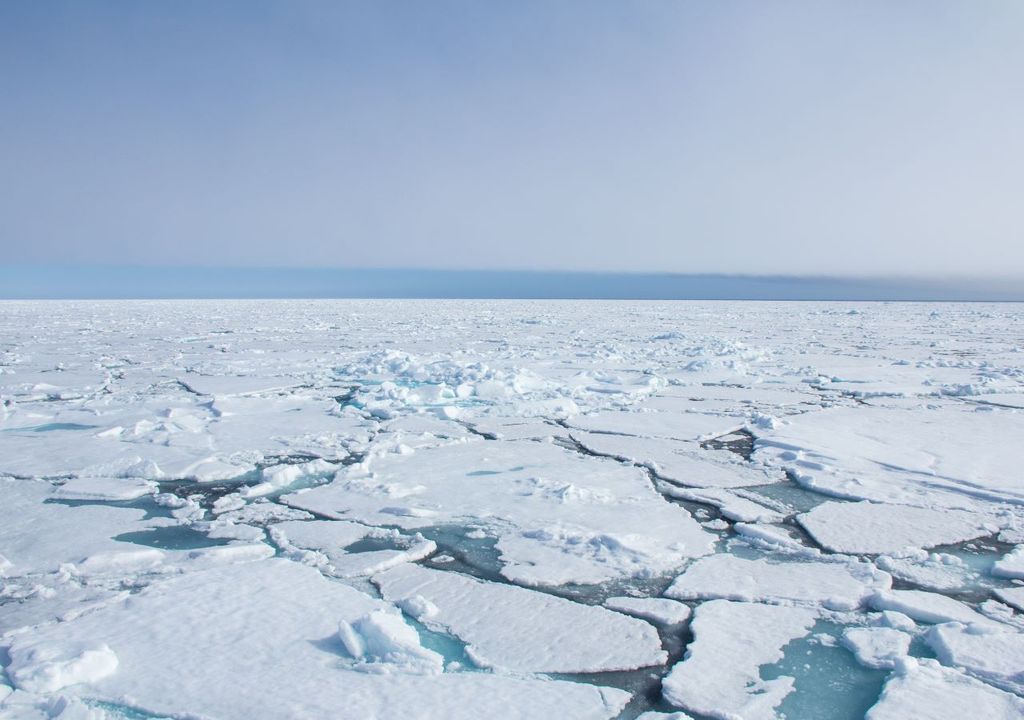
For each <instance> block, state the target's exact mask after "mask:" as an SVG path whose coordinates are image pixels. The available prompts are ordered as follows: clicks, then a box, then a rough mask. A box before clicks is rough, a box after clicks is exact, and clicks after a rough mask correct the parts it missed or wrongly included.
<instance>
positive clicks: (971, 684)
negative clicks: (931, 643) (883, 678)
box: [865, 658, 1024, 720]
mask: <svg viewBox="0 0 1024 720" xmlns="http://www.w3.org/2000/svg"><path fill="white" fill-rule="evenodd" d="M1022 716H1024V700H1022V699H1021V698H1019V697H1017V696H1015V695H1011V694H1010V693H1008V692H1003V691H1002V690H999V689H997V688H994V687H992V686H991V685H986V684H985V683H983V682H979V681H978V680H975V679H974V678H971V677H968V676H967V675H964V674H963V673H962V672H959V671H957V670H954V669H951V668H944V667H941V666H939V664H938V663H937V662H935V661H934V660H921V661H915V660H914V659H913V658H909V659H907V660H906V661H904V663H903V664H902V665H901V666H900V667H899V668H898V669H897V672H895V673H894V674H893V675H892V677H891V678H890V679H889V681H888V682H887V683H886V684H885V688H884V690H883V691H882V697H881V699H880V700H879V701H878V702H877V703H876V704H875V705H874V706H873V707H872V708H871V709H870V710H869V711H868V713H867V715H866V716H865V717H866V720H906V719H907V718H914V717H920V718H928V719H929V720H963V718H986V720H1016V719H1017V718H1020V717H1022Z"/></svg>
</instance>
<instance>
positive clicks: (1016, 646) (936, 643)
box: [925, 622, 1024, 695]
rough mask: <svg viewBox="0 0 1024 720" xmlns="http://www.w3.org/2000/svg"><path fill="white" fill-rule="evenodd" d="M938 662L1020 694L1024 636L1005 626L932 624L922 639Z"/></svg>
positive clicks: (1022, 690) (1023, 684)
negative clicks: (963, 670)
mask: <svg viewBox="0 0 1024 720" xmlns="http://www.w3.org/2000/svg"><path fill="white" fill-rule="evenodd" d="M925 640H926V641H927V643H928V645H929V646H930V647H931V648H932V650H934V651H935V654H936V655H937V656H938V658H939V660H941V661H942V662H943V663H945V664H947V665H955V666H957V667H961V668H964V669H966V670H967V672H969V673H970V674H971V675H974V676H975V677H979V678H981V679H983V680H986V681H988V682H990V683H992V684H993V685H998V686H1001V687H1003V688H1004V689H1006V690H1010V691H1012V692H1015V693H1017V694H1018V695H1019V694H1021V693H1024V633H1020V632H1016V631H1014V630H1013V629H1012V628H1010V627H1008V626H1005V625H1004V626H1002V627H995V626H993V625H989V626H985V627H981V626H978V625H972V626H968V625H964V624H963V623H958V622H956V623H946V624H943V625H936V626H935V627H933V628H932V629H931V630H929V631H928V634H927V635H926V636H925Z"/></svg>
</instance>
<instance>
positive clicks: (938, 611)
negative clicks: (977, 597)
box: [870, 590, 994, 626]
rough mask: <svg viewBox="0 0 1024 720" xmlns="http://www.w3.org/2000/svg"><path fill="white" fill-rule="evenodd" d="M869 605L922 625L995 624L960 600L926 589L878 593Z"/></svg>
mask: <svg viewBox="0 0 1024 720" xmlns="http://www.w3.org/2000/svg"><path fill="white" fill-rule="evenodd" d="M870 603H871V607H873V608H874V609H876V610H895V611H897V612H901V613H903V614H905V615H907V616H909V617H911V618H913V619H914V620H918V621H920V622H926V623H944V622H952V621H956V622H962V623H979V624H981V625H985V626H992V625H993V624H994V623H993V622H992V621H991V620H989V619H988V618H986V617H985V616H984V615H982V614H981V613H979V612H977V611H975V610H973V609H972V608H971V607H970V606H969V605H967V604H965V603H962V602H960V601H959V600H954V599H953V598H950V597H946V596H945V595H939V594H938V593H932V592H925V591H923V590H885V591H881V592H878V593H875V594H874V595H873V596H872V597H871V600H870Z"/></svg>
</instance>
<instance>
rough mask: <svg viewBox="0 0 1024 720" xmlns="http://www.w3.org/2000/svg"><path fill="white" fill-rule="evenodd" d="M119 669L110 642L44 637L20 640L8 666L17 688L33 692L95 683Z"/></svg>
mask: <svg viewBox="0 0 1024 720" xmlns="http://www.w3.org/2000/svg"><path fill="white" fill-rule="evenodd" d="M116 670H117V655H115V654H114V651H113V650H111V649H110V647H109V646H108V645H106V644H103V643H89V642H66V643H62V642H59V641H52V640H43V639H40V640H32V639H26V640H24V641H19V642H16V643H15V644H14V645H13V646H12V648H11V663H10V665H8V666H7V673H8V675H10V677H11V680H13V681H14V685H15V687H17V688H19V689H21V690H26V691H28V692H33V693H50V692H55V691H57V690H62V689H64V688H66V687H68V686H69V685H77V684H79V683H91V682H95V681H97V680H101V679H102V678H105V677H107V676H108V675H110V674H111V673H113V672H114V671H116Z"/></svg>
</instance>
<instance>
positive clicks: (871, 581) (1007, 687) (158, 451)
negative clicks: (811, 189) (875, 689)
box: [0, 300, 1024, 720]
mask: <svg viewBox="0 0 1024 720" xmlns="http://www.w3.org/2000/svg"><path fill="white" fill-rule="evenodd" d="M0 338H2V339H3V342H2V343H0V579H2V583H0V658H4V660H3V662H4V663H6V666H5V667H4V668H3V672H2V673H0V678H2V679H3V680H2V682H3V683H4V684H3V685H0V716H4V717H7V716H10V717H18V718H21V717H25V718H28V717H31V718H53V717H60V718H62V719H63V720H80V719H82V718H89V720H101V719H102V718H105V717H117V716H120V715H119V713H120V711H119V710H118V708H119V707H127V708H135V709H138V710H140V711H144V712H150V713H153V714H156V715H158V716H161V715H162V716H167V715H173V716H175V717H210V718H213V717H216V718H220V719H221V720H230V718H242V717H244V718H249V717H302V716H305V717H325V716H329V717H339V718H349V717H351V718H363V717H380V718H384V717H389V718H390V717H412V718H416V717H424V718H426V717H453V718H459V717H467V718H468V717H473V718H476V717H494V718H535V717H559V718H562V717H565V718H576V717H578V718H611V717H615V716H617V715H618V714H619V713H620V711H621V710H622V709H623V707H624V706H625V705H626V703H627V701H629V700H630V695H631V694H633V701H632V703H630V707H629V711H628V714H627V716H629V717H632V716H633V715H635V714H640V713H642V712H644V711H647V710H653V709H657V708H656V707H655V706H654V705H652V704H651V702H650V700H649V698H648V697H647V695H646V693H644V692H641V687H644V688H647V686H648V685H650V683H651V682H652V680H651V676H652V674H653V675H657V674H658V673H664V672H665V671H666V670H668V668H664V667H663V664H664V663H665V662H666V660H667V654H666V649H671V648H674V647H675V646H674V644H673V643H674V642H675V640H674V639H670V640H669V642H667V643H666V647H665V648H662V646H661V641H660V638H659V635H658V630H656V629H655V628H654V626H653V625H651V624H650V623H656V624H658V625H668V626H675V627H669V629H668V630H665V629H664V628H663V629H662V630H661V632H663V633H664V632H668V633H669V634H672V633H677V631H678V626H679V624H680V623H682V622H686V619H687V618H686V616H687V614H688V612H689V608H688V606H687V605H684V604H683V603H682V602H680V601H679V599H680V598H685V599H686V602H687V603H690V604H693V603H701V604H699V605H697V609H696V610H695V612H694V617H693V618H692V619H691V622H692V625H693V628H694V632H695V636H696V640H694V641H693V642H692V643H690V644H689V646H688V647H686V648H684V650H685V655H684V659H683V660H682V661H681V662H679V663H677V665H676V667H675V668H673V669H672V671H671V673H670V674H669V676H668V679H667V680H666V683H665V695H666V697H668V698H671V699H673V701H674V702H676V701H678V704H679V706H680V707H685V708H687V709H688V710H689V711H692V712H693V713H694V714H695V715H700V716H702V717H706V716H709V715H710V716H712V717H730V718H734V717H743V718H761V717H765V718H767V717H772V716H773V715H774V714H776V713H781V712H786V713H787V714H792V711H790V710H788V709H787V707H786V706H782V707H780V704H782V703H783V701H784V698H785V697H786V696H787V694H788V693H790V692H793V693H796V694H797V696H798V697H796V698H793V700H794V702H798V701H802V700H803V699H804V697H800V696H805V697H809V698H811V699H815V697H816V696H817V695H819V694H820V695H821V696H820V697H817V698H816V700H815V702H817V703H818V706H822V705H821V703H823V702H824V703H825V706H827V704H828V703H831V702H835V703H842V702H844V699H845V698H846V697H847V694H848V693H850V692H853V690H852V688H854V687H855V686H857V683H848V684H846V685H844V684H842V683H839V684H835V683H827V682H818V681H816V680H814V681H811V680H808V679H805V678H802V677H800V678H797V680H796V681H795V684H794V682H793V681H792V680H790V679H788V678H785V677H783V678H778V679H775V680H770V681H762V680H760V668H762V667H763V666H764V665H765V664H770V663H773V662H775V661H776V660H777V659H778V658H779V657H780V654H781V652H782V650H781V648H782V647H783V646H784V645H785V644H786V643H787V642H788V641H789V640H790V639H793V638H797V637H800V636H802V635H805V634H806V633H807V632H809V627H810V624H811V623H812V622H813V621H814V619H815V618H820V619H822V620H823V621H828V622H831V623H838V624H839V625H840V626H841V630H842V631H843V633H844V636H845V638H846V640H845V642H846V643H847V645H848V647H850V648H852V649H853V650H854V651H855V652H856V653H857V656H858V658H860V661H861V662H863V663H864V664H865V665H882V666H884V667H885V668H886V669H888V668H889V666H892V669H891V674H890V676H889V679H888V681H887V684H886V689H885V692H884V693H883V697H882V698H881V699H880V701H879V702H878V704H877V705H876V707H875V708H874V709H873V710H872V711H871V715H870V717H871V718H872V720H877V719H878V718H889V717H911V716H913V715H914V713H915V712H927V713H928V716H929V717H938V718H941V717H966V716H970V715H974V716H984V717H993V718H1002V717H1018V716H1020V715H1021V714H1022V709H1021V706H1020V702H1021V701H1020V698H1019V697H1018V695H1016V694H1014V693H1018V694H1019V693H1020V692H1021V685H1022V683H1021V677H1020V673H1021V669H1020V663H1019V658H1020V649H1019V644H1020V637H1022V636H1024V634H1022V631H1024V617H1022V616H1021V614H1020V613H1017V612H1015V611H1014V609H1013V608H1017V609H1018V610H1019V609H1020V608H1021V607H1024V597H1022V596H1021V594H1020V592H1019V591H1020V587H1018V585H1019V581H1020V580H1024V569H1022V567H1024V562H1022V560H1021V558H1022V554H1021V553H1022V551H1021V550H1020V549H1017V550H1015V551H1013V552H1009V553H1006V554H1005V556H1004V557H1003V558H996V561H995V563H994V564H993V562H992V560H993V557H992V556H993V554H994V553H995V552H996V551H995V550H994V548H995V547H999V548H1002V547H1003V545H1001V544H999V545H994V542H993V541H992V540H989V539H988V538H989V536H996V537H998V541H999V543H1010V544H1017V545H1021V544H1022V543H1024V476H1022V475H1021V472H1020V459H1019V452H1018V446H1019V438H1020V437H1022V436H1024V402H1022V398H1024V342H1022V341H1021V338H1024V309H1022V308H1021V306H1019V305H1013V304H1006V305H1001V304H955V303H946V304H941V305H930V304H912V303H890V304H881V303H856V304H854V303H797V304H794V303H731V302H707V303H694V302H591V301H587V302H547V301H521V302H520V301H514V302H513V301H494V302H491V301H487V302H483V301H471V302H470V301H466V302H463V301H377V300H374V301H354V300H353V301H304V300H302V301H219V300H218V301H166V302H164V301H160V302H135V301H111V302H105V301H104V302H94V301H89V302H6V301H5V302H0ZM840 501H842V502H840ZM794 518H796V520H795V521H794ZM794 522H796V523H798V524H799V527H798V526H797V525H794ZM805 530H806V532H805ZM946 546H953V547H946ZM275 554H276V555H277V556H278V557H276V558H274V557H272V556H273V555H275ZM428 568H430V569H428ZM890 575H891V576H892V578H894V579H895V580H898V581H899V583H900V585H898V587H901V588H908V589H901V590H891V589H890V587H891V586H890V584H889V583H890ZM471 576H475V577H471ZM476 578H486V579H485V580H481V579H476ZM374 581H376V582H377V583H378V584H379V585H380V587H381V588H382V589H383V590H384V593H383V595H384V597H383V599H381V597H380V593H379V592H378V588H377V587H376V586H374V585H373V582H374ZM389 587H390V590H389V589H388V588H389ZM417 587H418V588H419V589H418V590H417V589H416V588H417ZM666 587H669V588H671V589H670V590H669V591H668V595H670V596H674V598H675V599H674V598H673V597H659V596H660V595H661V594H662V593H663V592H664V591H665V589H666ZM926 591H930V592H926ZM1000 601H1001V602H1000ZM1003 603H1007V604H1003ZM869 608H870V609H872V610H875V611H881V613H880V614H879V613H878V612H868V609H869ZM911 618H913V619H911ZM914 620H917V621H919V622H921V623H924V624H931V625H934V627H932V628H921V627H917V626H915V624H914ZM648 621H649V622H648ZM898 632H906V633H911V634H917V635H919V636H922V635H923V636H924V637H925V639H926V640H927V642H928V643H930V644H931V645H932V647H933V648H934V649H935V652H936V654H937V655H938V656H939V658H940V660H941V662H942V663H945V664H947V665H950V667H940V666H939V664H937V663H934V662H931V661H920V662H917V661H915V660H914V659H913V658H911V657H909V656H906V655H905V654H902V653H903V652H904V648H903V646H904V644H905V638H904V637H903V636H900V635H896V634H893V633H898ZM665 637H666V638H668V636H667V635H666V636H665ZM684 637H689V636H688V635H687V636H684ZM822 637H823V638H824V637H828V638H833V639H835V638H838V637H839V635H837V634H836V633H835V632H832V631H830V634H828V635H822ZM463 644H465V647H463ZM915 645H916V644H915ZM842 652H845V651H842ZM914 652H916V650H915V649H914V646H912V649H911V653H912V654H913V653H914ZM789 659H790V658H787V661H788V660H789ZM478 665H480V666H484V667H478ZM619 668H639V669H637V670H635V671H631V672H627V673H625V674H623V675H614V676H612V675H609V676H605V677H608V682H609V683H611V682H615V683H616V684H617V685H620V686H622V687H627V688H630V690H629V691H625V690H619V689H612V688H606V687H600V686H599V685H597V684H594V683H595V682H596V683H600V682H602V680H601V677H602V676H600V675H596V676H595V675H584V676H579V677H577V676H575V675H574V673H577V672H583V671H587V672H589V671H595V672H601V671H607V670H612V669H619ZM858 670H859V671H860V672H864V673H870V672H871V671H869V670H867V669H864V670H860V669H859V668H856V667H853V669H852V670H851V671H850V672H852V673H855V672H856V671H858ZM793 672H794V674H799V673H798V672H797V671H796V670H794V671H793ZM544 673H560V674H559V675H558V678H559V679H558V680H557V681H556V680H553V679H551V678H550V677H549V676H548V675H545V674H544ZM826 680H827V678H826ZM12 685H13V686H14V687H11V686H12ZM826 696H827V697H826ZM103 703H111V704H110V705H105V704H103ZM658 707H661V706H658ZM661 709H664V708H663V707H661ZM663 715H666V714H663ZM667 716H668V717H672V715H671V714H667Z"/></svg>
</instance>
